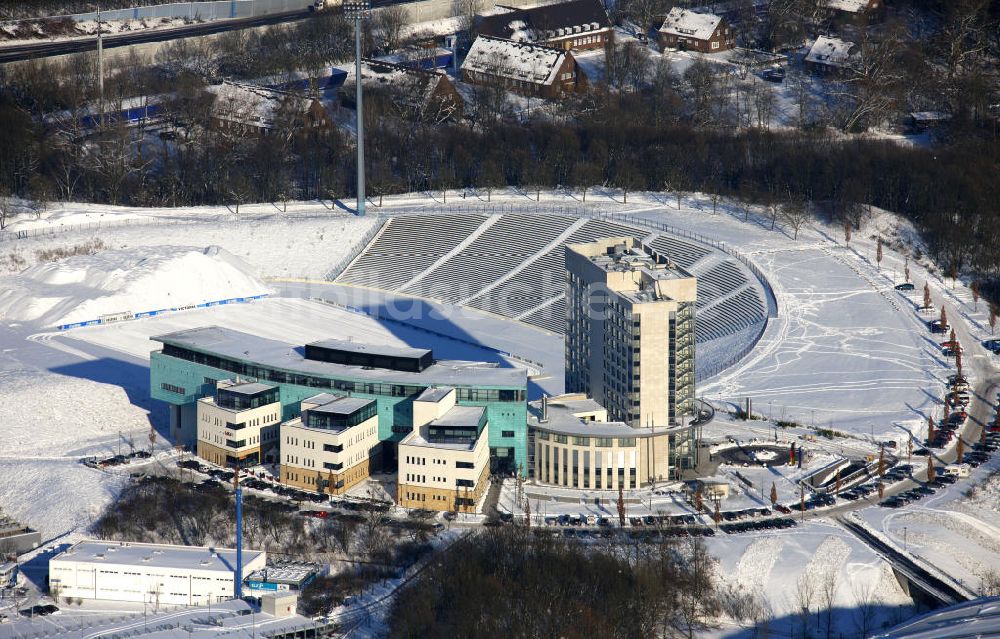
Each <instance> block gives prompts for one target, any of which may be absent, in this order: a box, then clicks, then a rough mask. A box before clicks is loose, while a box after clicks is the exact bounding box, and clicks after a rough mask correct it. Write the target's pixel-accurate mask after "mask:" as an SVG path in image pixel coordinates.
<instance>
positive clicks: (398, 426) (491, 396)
mask: <svg viewBox="0 0 1000 639" xmlns="http://www.w3.org/2000/svg"><path fill="white" fill-rule="evenodd" d="M149 370H150V389H151V395H152V397H153V399H158V400H161V401H164V402H167V403H169V404H172V405H174V406H177V407H179V409H180V410H179V411H178V415H179V420H180V421H179V423H178V424H176V427H180V428H184V429H188V430H189V431H190V432H189V435H187V436H186V439H185V440H184V441H183V442H182V443H188V444H189V445H191V444H193V441H194V439H195V438H196V433H195V431H194V419H195V411H194V405H195V402H196V401H197V400H198V399H199V398H201V397H205V396H208V395H212V394H213V393H215V385H214V383H207V382H206V381H205V380H206V378H210V379H213V380H214V379H224V378H226V377H232V376H234V375H240V376H241V377H245V378H247V379H248V380H256V381H260V382H264V383H272V384H274V385H275V386H277V388H278V390H279V391H280V400H279V401H280V402H281V407H282V411H281V413H282V414H281V419H282V420H288V419H292V418H294V417H298V416H299V404H300V402H301V401H302V400H304V399H308V398H309V397H312V396H313V395H316V394H317V393H318V392H324V391H325V392H330V391H339V392H340V393H339V394H347V395H350V396H352V397H361V398H365V399H372V400H375V410H376V411H377V413H378V416H379V439H380V440H382V441H386V442H398V441H400V440H401V439H402V438H403V437H405V436H406V435H407V434H409V433H410V432H411V431H412V425H413V399H414V398H415V397H416V396H417V395H419V394H420V393H422V392H423V391H424V390H425V389H426V388H427V387H428V386H430V385H431V383H430V382H429V383H428V385H427V386H417V385H402V384H393V383H390V382H378V381H369V380H355V379H341V378H328V377H319V376H316V375H305V374H302V373H296V372H294V371H288V370H281V369H276V368H271V367H264V366H258V365H256V364H253V363H249V362H241V361H236V360H232V359H227V358H223V357H218V356H215V355H211V354H206V353H200V352H196V351H193V350H189V349H182V348H177V347H174V346H170V345H166V344H165V345H164V348H163V349H162V350H161V351H154V352H153V353H151V355H150V367H149ZM220 371H225V372H224V373H223V372H220ZM386 374H387V375H391V374H392V372H391V371H386ZM468 377H469V380H470V382H471V383H469V384H467V385H464V386H462V385H456V391H457V399H458V401H459V404H462V405H472V406H483V407H484V408H486V419H487V421H488V422H489V423H490V429H489V433H490V434H489V445H490V450H491V451H494V450H495V451H501V450H502V451H504V452H510V455H508V456H507V457H506V458H505V460H504V468H509V469H511V472H512V470H513V469H517V468H521V469H524V470H523V472H525V473H526V472H527V470H526V469H527V467H528V465H527V463H526V462H527V439H528V435H527V406H526V404H525V396H526V386H513V387H509V386H508V387H495V386H493V387H490V386H478V385H476V384H475V383H474V382H475V375H474V374H470V375H469V376H468ZM281 380H284V381H281ZM161 384H163V385H166V386H169V387H170V390H168V389H166V388H163V387H161ZM174 389H176V390H174ZM178 391H179V392H178ZM504 431H508V432H510V431H513V433H514V437H513V438H510V437H505V436H503V433H504Z"/></svg>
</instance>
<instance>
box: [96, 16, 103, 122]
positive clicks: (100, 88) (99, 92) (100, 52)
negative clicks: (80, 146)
mask: <svg viewBox="0 0 1000 639" xmlns="http://www.w3.org/2000/svg"><path fill="white" fill-rule="evenodd" d="M97 96H98V102H97V104H98V108H99V109H100V110H101V125H102V126H103V125H104V36H103V34H102V31H101V5H97Z"/></svg>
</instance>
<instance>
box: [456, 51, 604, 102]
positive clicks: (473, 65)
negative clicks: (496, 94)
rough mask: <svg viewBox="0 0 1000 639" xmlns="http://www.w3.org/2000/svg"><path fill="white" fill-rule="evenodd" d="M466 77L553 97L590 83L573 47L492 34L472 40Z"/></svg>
mask: <svg viewBox="0 0 1000 639" xmlns="http://www.w3.org/2000/svg"><path fill="white" fill-rule="evenodd" d="M462 78H463V79H464V80H465V81H466V82H469V83H472V84H481V85H490V84H496V85H498V86H502V87H505V88H507V89H509V90H511V91H514V92H515V93H521V94H523V95H537V96H540V97H544V98H550V99H554V98H559V97H562V96H563V95H565V94H567V93H573V92H577V91H582V90H583V89H585V88H586V86H587V76H586V74H584V72H583V69H581V68H580V67H579V66H578V65H577V63H576V59H575V58H574V57H573V54H572V53H570V52H569V51H566V50H564V49H556V48H554V47H547V46H543V45H540V44H528V43H524V42H514V41H513V40H504V39H503V38H494V37H490V36H479V37H478V38H476V41H475V42H473V43H472V48H471V49H469V53H468V55H467V56H466V57H465V62H463V63H462Z"/></svg>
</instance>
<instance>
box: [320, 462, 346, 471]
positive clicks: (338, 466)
mask: <svg viewBox="0 0 1000 639" xmlns="http://www.w3.org/2000/svg"><path fill="white" fill-rule="evenodd" d="M343 467H344V464H343V463H337V464H331V463H330V462H323V468H325V469H327V470H341V469H342V468H343Z"/></svg>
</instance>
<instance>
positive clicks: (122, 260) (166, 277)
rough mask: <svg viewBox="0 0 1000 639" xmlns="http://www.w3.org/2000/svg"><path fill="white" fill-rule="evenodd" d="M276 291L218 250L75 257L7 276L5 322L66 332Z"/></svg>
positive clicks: (2, 306) (1, 311) (0, 313)
mask: <svg viewBox="0 0 1000 639" xmlns="http://www.w3.org/2000/svg"><path fill="white" fill-rule="evenodd" d="M268 293H270V289H268V288H267V287H266V286H265V285H264V284H263V283H262V282H261V281H260V280H258V279H257V278H256V277H255V276H253V275H252V269H251V267H250V266H249V265H248V264H246V262H244V261H243V260H241V259H239V258H237V257H234V256H233V255H232V254H230V253H229V252H228V251H226V250H225V249H220V248H219V247H217V246H209V247H206V248H195V247H181V246H143V247H140V248H131V249H119V250H109V251H100V252H98V253H96V254H94V255H74V256H71V257H67V258H65V259H62V260H59V261H56V262H48V263H45V264H37V265H35V266H33V267H31V268H29V269H26V270H25V271H24V272H22V273H21V274H19V275H17V276H15V277H10V278H7V287H6V290H3V291H0V318H2V319H4V320H6V321H8V322H34V323H36V324H39V325H42V326H61V325H65V324H72V323H76V322H88V321H93V320H96V319H99V318H101V317H102V316H105V315H113V314H118V313H123V312H124V313H128V314H130V315H135V314H139V313H149V312H159V311H162V310H165V309H174V308H181V307H189V306H196V305H198V304H204V303H208V302H218V301H221V300H230V299H234V298H244V297H257V296H261V295H267V294H268Z"/></svg>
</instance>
